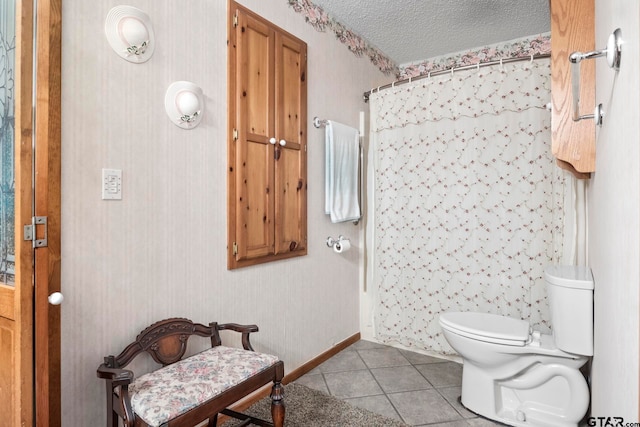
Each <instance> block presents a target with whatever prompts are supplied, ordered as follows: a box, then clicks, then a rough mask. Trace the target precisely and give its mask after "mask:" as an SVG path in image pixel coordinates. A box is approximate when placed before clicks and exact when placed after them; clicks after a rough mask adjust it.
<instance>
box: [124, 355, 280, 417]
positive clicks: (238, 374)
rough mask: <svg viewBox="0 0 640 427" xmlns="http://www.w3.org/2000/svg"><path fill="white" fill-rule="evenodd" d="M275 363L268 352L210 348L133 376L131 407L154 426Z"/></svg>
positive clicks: (274, 358)
mask: <svg viewBox="0 0 640 427" xmlns="http://www.w3.org/2000/svg"><path fill="white" fill-rule="evenodd" d="M277 362H278V358H277V357H276V356H272V355H270V354H264V353H256V352H253V351H247V350H242V349H237V348H229V347H223V346H217V347H213V348H211V349H208V350H205V351H203V352H201V353H198V354H195V355H193V356H191V357H188V358H186V359H183V360H181V361H179V362H176V363H173V364H171V365H168V366H165V367H163V368H161V369H158V370H157V371H154V372H150V373H148V374H145V375H142V376H140V377H139V378H137V379H136V380H135V381H134V382H133V383H131V385H129V393H130V395H131V406H132V409H133V411H134V412H135V413H136V416H139V417H140V418H142V419H143V420H144V421H145V422H146V423H147V424H149V425H150V426H154V427H158V426H161V425H162V424H164V423H166V422H168V421H170V420H172V419H174V418H176V417H177V416H179V415H181V414H184V413H185V412H187V411H189V410H190V409H193V408H195V407H196V406H198V405H200V404H202V403H204V402H206V401H208V400H209V399H212V398H213V397H215V396H217V395H219V394H221V393H222V392H224V391H225V390H227V389H229V388H231V387H233V386H235V385H237V384H239V383H241V382H242V381H244V380H246V379H247V378H249V377H251V376H253V375H255V374H257V373H259V372H261V371H263V370H265V369H268V368H269V367H271V366H273V365H274V364H276V363H277Z"/></svg>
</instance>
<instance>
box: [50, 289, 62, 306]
mask: <svg viewBox="0 0 640 427" xmlns="http://www.w3.org/2000/svg"><path fill="white" fill-rule="evenodd" d="M63 300H64V296H63V295H62V294H61V293H60V292H54V293H52V294H51V295H49V304H51V305H60V304H62V301H63Z"/></svg>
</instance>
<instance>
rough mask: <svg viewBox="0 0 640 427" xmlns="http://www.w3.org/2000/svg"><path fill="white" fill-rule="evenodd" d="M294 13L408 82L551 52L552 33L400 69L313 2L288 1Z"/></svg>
mask: <svg viewBox="0 0 640 427" xmlns="http://www.w3.org/2000/svg"><path fill="white" fill-rule="evenodd" d="M287 3H288V4H289V6H290V7H291V8H293V10H294V11H295V12H297V13H299V14H301V15H303V16H304V19H305V21H306V22H307V23H308V24H309V25H311V26H312V27H313V28H315V29H316V31H320V32H327V30H329V31H331V32H333V33H334V35H335V36H336V38H337V39H338V40H339V41H340V42H341V43H342V44H344V45H345V46H347V49H349V50H350V51H351V52H352V53H353V54H354V55H356V56H358V57H362V56H366V57H368V58H369V60H370V61H371V62H372V63H373V65H375V66H376V67H378V69H379V70H380V71H382V72H383V73H384V74H386V75H394V76H395V77H396V78H399V79H404V78H409V77H417V76H420V75H424V74H428V73H429V72H433V71H440V70H446V69H449V68H452V67H461V66H465V65H474V64H478V63H482V62H489V61H495V60H497V59H500V58H503V59H505V58H519V57H526V56H531V55H537V54H545V53H550V52H551V33H542V34H539V35H537V36H528V37H523V38H518V39H514V40H510V41H506V42H500V43H496V44H492V45H487V46H484V47H479V48H475V49H471V50H468V51H461V52H457V53H453V54H446V55H442V56H437V57H434V58H430V59H424V60H419V61H416V62H411V63H408V64H403V65H398V64H396V63H395V62H394V61H393V60H392V59H391V58H389V57H388V56H387V55H385V54H384V53H383V52H382V51H381V50H380V49H378V48H376V47H375V46H372V45H371V44H370V43H369V42H367V41H366V40H365V39H363V38H362V37H361V36H359V35H358V34H356V33H354V32H353V31H351V30H350V29H349V28H347V27H346V26H345V25H344V24H342V23H340V22H338V21H337V20H336V19H335V18H334V17H332V16H330V15H329V14H328V13H327V12H325V11H324V9H323V8H322V7H320V6H318V5H316V4H314V3H313V2H312V1H311V0H287Z"/></svg>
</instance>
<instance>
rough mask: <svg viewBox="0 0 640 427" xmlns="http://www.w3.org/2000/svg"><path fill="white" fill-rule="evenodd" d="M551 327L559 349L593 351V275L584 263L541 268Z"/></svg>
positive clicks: (587, 352) (583, 352)
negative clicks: (545, 286)
mask: <svg viewBox="0 0 640 427" xmlns="http://www.w3.org/2000/svg"><path fill="white" fill-rule="evenodd" d="M544 279H545V282H546V285H547V292H548V296H549V309H550V312H551V329H552V331H553V338H554V342H555V344H556V347H558V348H559V349H560V350H563V351H566V352H567V353H572V354H579V355H583V356H592V355H593V276H592V275H591V270H589V269H588V268H586V267H578V266H568V265H554V266H550V267H547V268H546V269H545V271H544Z"/></svg>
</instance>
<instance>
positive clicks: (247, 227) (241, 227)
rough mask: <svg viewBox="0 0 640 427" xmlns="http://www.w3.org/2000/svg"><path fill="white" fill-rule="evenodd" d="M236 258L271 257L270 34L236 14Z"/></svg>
mask: <svg viewBox="0 0 640 427" xmlns="http://www.w3.org/2000/svg"><path fill="white" fill-rule="evenodd" d="M237 17H238V18H237V19H238V21H237V22H238V24H237V27H236V36H237V58H238V60H237V63H238V65H239V66H238V68H237V70H236V73H237V87H236V94H235V96H236V101H237V114H236V129H237V132H238V133H237V139H236V142H235V152H236V159H235V165H234V168H235V193H236V198H235V200H234V201H233V202H232V203H234V204H235V206H236V209H235V221H236V240H235V242H236V248H237V250H236V252H237V253H236V260H238V261H240V260H244V259H249V258H257V257H263V256H266V255H269V254H273V253H274V225H273V217H274V203H273V198H274V188H273V187H274V185H273V182H274V161H275V159H274V149H275V145H274V144H271V143H270V140H271V138H275V127H274V114H275V112H274V109H273V107H272V106H273V105H274V102H275V98H274V87H275V84H274V83H275V81H274V65H275V61H274V46H275V41H274V36H275V35H274V31H273V29H271V28H270V27H269V26H268V25H266V24H265V23H263V22H261V21H259V20H257V19H255V18H254V17H252V16H250V15H248V14H246V13H244V12H243V11H242V10H239V11H238V13H237Z"/></svg>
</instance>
